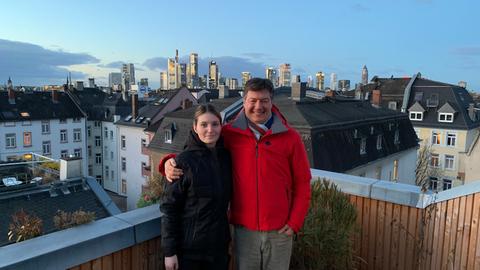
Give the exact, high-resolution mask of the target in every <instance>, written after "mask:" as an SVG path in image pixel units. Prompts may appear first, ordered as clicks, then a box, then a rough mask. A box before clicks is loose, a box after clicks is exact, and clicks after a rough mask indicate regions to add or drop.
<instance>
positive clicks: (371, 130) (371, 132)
mask: <svg viewBox="0 0 480 270" xmlns="http://www.w3.org/2000/svg"><path fill="white" fill-rule="evenodd" d="M373 133H375V127H373V126H371V127H370V135H373Z"/></svg>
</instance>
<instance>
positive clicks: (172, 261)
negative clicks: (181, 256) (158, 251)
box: [165, 255, 178, 270]
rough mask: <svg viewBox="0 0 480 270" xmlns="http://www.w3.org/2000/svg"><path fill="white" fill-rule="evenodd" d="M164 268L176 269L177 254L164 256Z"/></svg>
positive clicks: (168, 269)
mask: <svg viewBox="0 0 480 270" xmlns="http://www.w3.org/2000/svg"><path fill="white" fill-rule="evenodd" d="M165 270H178V258H177V255H173V256H171V257H165Z"/></svg>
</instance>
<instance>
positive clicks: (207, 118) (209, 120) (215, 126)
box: [193, 112, 222, 147]
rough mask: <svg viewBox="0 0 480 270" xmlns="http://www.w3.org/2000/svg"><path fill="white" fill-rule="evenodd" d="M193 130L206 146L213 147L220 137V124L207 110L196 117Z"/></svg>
mask: <svg viewBox="0 0 480 270" xmlns="http://www.w3.org/2000/svg"><path fill="white" fill-rule="evenodd" d="M193 130H194V131H195V133H197V135H198V138H200V140H201V141H202V142H203V143H205V144H206V145H207V146H208V147H214V146H215V143H216V142H217V141H218V138H219V137H220V132H221V131H222V125H221V123H220V120H219V119H218V118H217V117H216V116H215V115H214V114H212V113H208V112H207V113H204V114H202V115H200V116H199V117H198V118H197V123H196V124H194V126H193Z"/></svg>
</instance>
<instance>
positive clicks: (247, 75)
mask: <svg viewBox="0 0 480 270" xmlns="http://www.w3.org/2000/svg"><path fill="white" fill-rule="evenodd" d="M251 78H252V76H251V75H250V72H248V71H244V72H242V88H245V84H246V83H247V82H248V80H250V79H251Z"/></svg>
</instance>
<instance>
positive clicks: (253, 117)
mask: <svg viewBox="0 0 480 270" xmlns="http://www.w3.org/2000/svg"><path fill="white" fill-rule="evenodd" d="M243 108H244V109H245V115H246V116H247V118H248V119H249V120H250V121H252V122H253V123H255V124H264V123H265V122H267V120H268V119H269V118H270V116H271V115H272V97H271V95H270V92H269V91H268V90H267V89H264V90H260V91H253V90H250V91H248V92H247V94H246V95H245V98H244V102H243Z"/></svg>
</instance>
